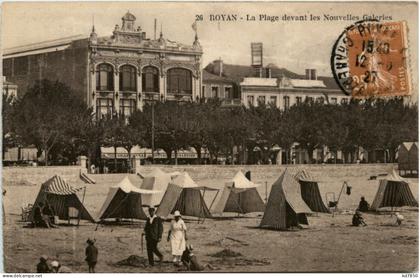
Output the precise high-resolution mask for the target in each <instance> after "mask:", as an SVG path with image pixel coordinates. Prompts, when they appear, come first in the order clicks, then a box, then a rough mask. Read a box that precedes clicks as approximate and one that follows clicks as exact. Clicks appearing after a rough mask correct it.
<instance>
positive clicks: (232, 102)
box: [222, 98, 241, 106]
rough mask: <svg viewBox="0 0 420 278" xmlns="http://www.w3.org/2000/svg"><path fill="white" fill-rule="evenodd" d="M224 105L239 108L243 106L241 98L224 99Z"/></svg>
mask: <svg viewBox="0 0 420 278" xmlns="http://www.w3.org/2000/svg"><path fill="white" fill-rule="evenodd" d="M222 105H224V106H231V105H232V106H237V105H241V99H240V98H232V99H223V100H222Z"/></svg>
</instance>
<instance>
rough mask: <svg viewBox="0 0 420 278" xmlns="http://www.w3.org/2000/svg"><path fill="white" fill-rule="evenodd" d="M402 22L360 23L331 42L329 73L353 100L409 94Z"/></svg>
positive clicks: (404, 33) (405, 41) (404, 32)
mask: <svg viewBox="0 0 420 278" xmlns="http://www.w3.org/2000/svg"><path fill="white" fill-rule="evenodd" d="M406 56H407V39H406V24H405V22H385V23H381V22H379V21H378V20H363V21H358V22H356V23H354V24H353V25H351V26H349V27H347V28H346V29H345V30H344V31H343V32H342V33H341V34H340V36H339V37H338V39H337V40H336V42H335V43H334V46H333V49H332V53H331V70H332V72H333V76H334V79H335V80H336V82H337V84H338V86H339V87H340V88H341V90H342V91H343V92H344V93H345V94H346V95H351V96H352V97H355V98H363V97H372V96H403V95H409V94H410V79H409V75H408V70H407V68H408V67H407V58H406Z"/></svg>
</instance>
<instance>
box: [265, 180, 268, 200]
mask: <svg viewBox="0 0 420 278" xmlns="http://www.w3.org/2000/svg"><path fill="white" fill-rule="evenodd" d="M267 202H268V197H267V181H265V203H266V204H267Z"/></svg>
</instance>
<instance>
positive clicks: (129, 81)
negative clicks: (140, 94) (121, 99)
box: [120, 65, 137, 92]
mask: <svg viewBox="0 0 420 278" xmlns="http://www.w3.org/2000/svg"><path fill="white" fill-rule="evenodd" d="M120 90H121V91H131V92H136V91H137V76H136V68H135V67H133V66H130V65H124V66H121V68H120Z"/></svg>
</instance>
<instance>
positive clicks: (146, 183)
mask: <svg viewBox="0 0 420 278" xmlns="http://www.w3.org/2000/svg"><path fill="white" fill-rule="evenodd" d="M171 180H172V179H171V174H169V173H165V172H163V171H162V170H160V169H159V168H155V169H153V170H152V172H150V173H149V174H147V175H144V176H143V182H142V184H141V186H140V188H142V189H147V190H158V191H160V192H159V193H157V194H148V195H145V196H143V199H142V201H143V204H144V205H146V206H158V205H159V204H160V201H161V200H162V198H163V194H165V191H166V188H167V187H168V184H169V183H170V182H171Z"/></svg>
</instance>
